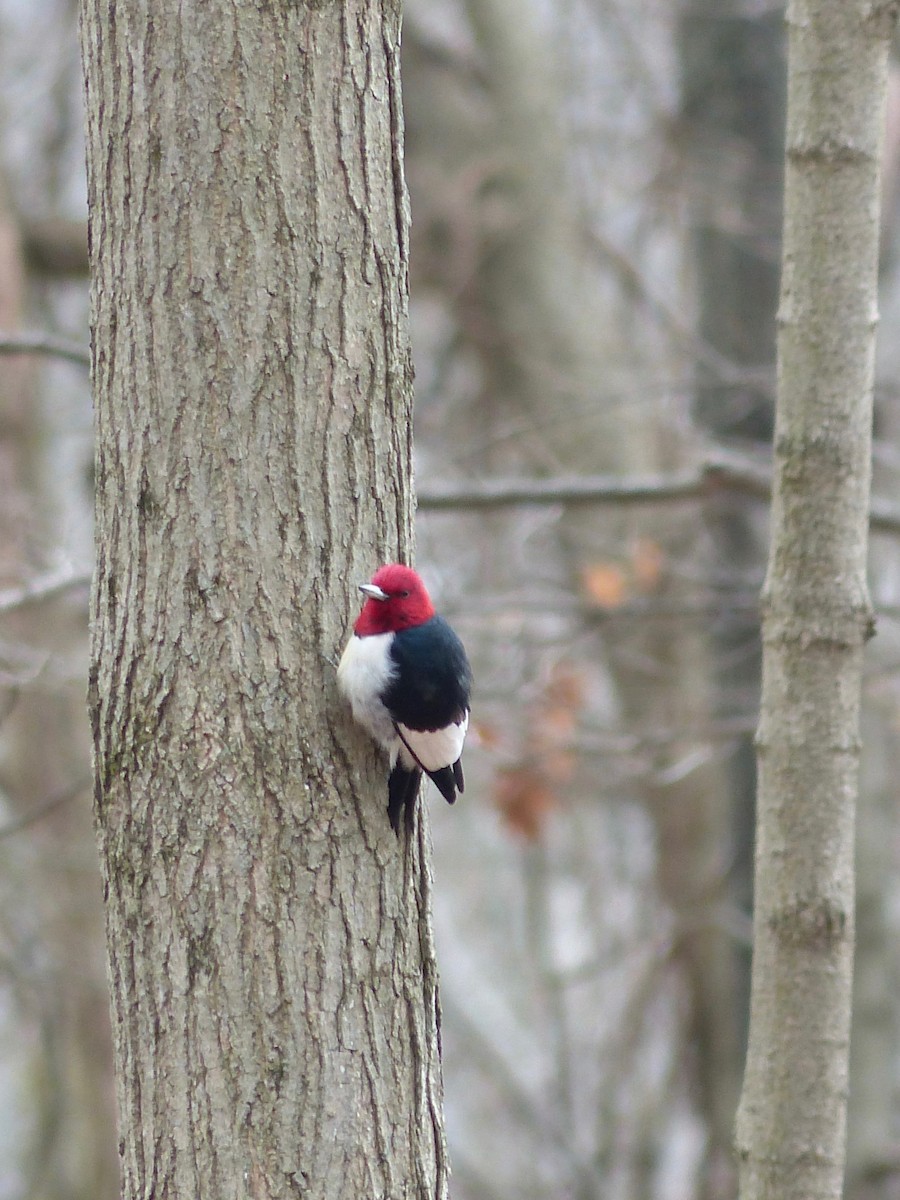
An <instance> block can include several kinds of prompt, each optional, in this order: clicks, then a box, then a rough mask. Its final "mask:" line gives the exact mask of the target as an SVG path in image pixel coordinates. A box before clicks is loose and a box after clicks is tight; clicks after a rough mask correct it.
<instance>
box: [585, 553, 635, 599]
mask: <svg viewBox="0 0 900 1200" xmlns="http://www.w3.org/2000/svg"><path fill="white" fill-rule="evenodd" d="M581 582H582V585H583V587H584V590H585V592H586V593H587V595H588V598H589V599H591V600H593V601H594V603H595V604H597V605H599V606H600V608H620V607H621V606H622V605H623V604H624V603H625V601H626V600H627V599H628V581H627V580H626V578H625V572H624V571H623V570H622V568H621V567H620V566H618V565H617V564H616V563H612V562H597V563H591V564H590V565H589V566H586V567H583V568H582V571H581Z"/></svg>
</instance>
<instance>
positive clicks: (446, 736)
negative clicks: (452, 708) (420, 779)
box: [397, 713, 469, 771]
mask: <svg viewBox="0 0 900 1200" xmlns="http://www.w3.org/2000/svg"><path fill="white" fill-rule="evenodd" d="M397 728H398V729H399V730H400V733H401V735H402V738H403V741H405V742H406V743H407V745H408V746H409V750H412V752H413V754H414V755H415V756H416V758H417V759H418V760H419V763H420V764H421V765H422V766H423V767H424V768H425V770H426V771H439V770H440V769H441V767H449V766H452V764H453V763H455V762H456V760H457V759H458V758H459V756H460V754H462V748H463V742H464V741H465V740H466V730H467V729H468V728H469V714H468V713H466V714H465V716H464V717H463V719H462V720H461V721H460V722H459V724H458V725H456V724H453V725H445V726H444V728H443V729H424V730H423V729H410V728H409V727H408V726H406V725H400V724H398V725H397ZM403 741H401V744H400V757H401V759H402V760H403V764H404V766H407V767H414V766H415V765H416V763H415V762H414V761H413V760H412V759H411V758H410V754H409V750H407V748H406V746H404V745H403Z"/></svg>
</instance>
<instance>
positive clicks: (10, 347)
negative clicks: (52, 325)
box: [0, 330, 91, 367]
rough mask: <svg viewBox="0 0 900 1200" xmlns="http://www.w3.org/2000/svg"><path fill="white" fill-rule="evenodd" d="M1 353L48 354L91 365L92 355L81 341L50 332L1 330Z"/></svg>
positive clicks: (81, 364)
mask: <svg viewBox="0 0 900 1200" xmlns="http://www.w3.org/2000/svg"><path fill="white" fill-rule="evenodd" d="M0 354H47V355H50V356H51V357H52V358H62V359H65V360H66V361H67V362H73V363H77V364H78V365H79V366H80V367H89V366H90V365H91V356H90V354H89V352H88V350H87V348H86V347H85V346H83V345H82V344H81V343H80V342H75V341H69V339H68V338H61V337H56V336H54V335H53V334H50V333H9V332H6V331H4V330H0Z"/></svg>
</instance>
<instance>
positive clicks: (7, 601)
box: [0, 571, 91, 616]
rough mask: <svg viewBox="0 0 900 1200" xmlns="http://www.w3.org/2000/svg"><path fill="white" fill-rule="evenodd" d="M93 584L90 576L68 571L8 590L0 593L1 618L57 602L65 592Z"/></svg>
mask: <svg viewBox="0 0 900 1200" xmlns="http://www.w3.org/2000/svg"><path fill="white" fill-rule="evenodd" d="M90 582H91V577H90V575H84V574H79V575H73V574H72V572H71V571H67V572H66V573H65V574H64V575H63V574H60V575H45V576H44V577H43V578H42V579H35V580H34V581H33V582H31V583H26V584H25V585H24V586H23V587H19V588H7V590H6V591H4V592H0V616H7V615H8V614H9V613H13V612H18V611H19V610H20V609H22V608H27V607H28V605H30V604H42V603H44V601H46V600H55V599H56V597H57V596H59V595H61V594H62V593H63V592H67V591H69V590H70V589H71V588H77V587H87V586H88V585H89V584H90Z"/></svg>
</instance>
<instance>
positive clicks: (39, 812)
mask: <svg viewBox="0 0 900 1200" xmlns="http://www.w3.org/2000/svg"><path fill="white" fill-rule="evenodd" d="M88 787H90V780H88V779H79V780H77V781H76V782H75V783H71V784H69V786H68V787H66V788H63V789H62V791H60V792H57V793H56V795H55V796H51V797H50V799H49V800H45V801H44V803H43V804H39V805H38V806H37V807H36V808H33V809H32V810H31V811H30V812H27V813H23V814H22V816H21V817H17V818H16V819H15V820H14V821H10V822H9V824H8V825H0V841H2V840H3V839H4V838H8V837H13V835H14V834H17V833H21V832H22V830H23V829H28V828H29V827H30V826H31V825H34V824H36V823H37V822H38V821H40V820H42V819H43V818H44V817H46V816H49V815H50V813H52V812H56V810H57V809H58V808H62V806H63V805H64V804H68V803H69V801H70V800H74V799H75V797H76V796H78V795H79V794H80V793H81V792H83V791H85V790H86V789H87V788H88Z"/></svg>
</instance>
